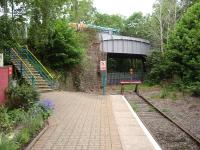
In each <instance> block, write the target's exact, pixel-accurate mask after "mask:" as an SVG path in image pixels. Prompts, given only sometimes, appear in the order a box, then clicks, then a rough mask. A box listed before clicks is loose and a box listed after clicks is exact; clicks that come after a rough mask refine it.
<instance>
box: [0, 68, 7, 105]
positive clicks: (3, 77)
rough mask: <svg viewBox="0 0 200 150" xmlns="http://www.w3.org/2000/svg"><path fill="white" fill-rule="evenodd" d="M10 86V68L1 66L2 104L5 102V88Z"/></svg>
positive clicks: (0, 93)
mask: <svg viewBox="0 0 200 150" xmlns="http://www.w3.org/2000/svg"><path fill="white" fill-rule="evenodd" d="M7 87H8V68H7V67H0V105H1V104H3V103H4V102H5V99H6V96H5V90H6V88H7Z"/></svg>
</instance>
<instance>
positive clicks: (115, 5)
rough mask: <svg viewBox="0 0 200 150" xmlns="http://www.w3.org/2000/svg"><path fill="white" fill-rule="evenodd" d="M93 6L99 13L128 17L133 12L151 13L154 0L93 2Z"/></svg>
mask: <svg viewBox="0 0 200 150" xmlns="http://www.w3.org/2000/svg"><path fill="white" fill-rule="evenodd" d="M93 2H94V6H95V7H96V8H97V10H98V11H99V12H101V13H107V14H110V15H112V14H120V15H123V16H126V17H129V16H130V15H132V14H133V12H138V11H141V12H142V13H143V14H148V13H151V12H152V6H153V3H154V2H155V0H93Z"/></svg>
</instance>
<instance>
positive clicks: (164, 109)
mask: <svg viewBox="0 0 200 150" xmlns="http://www.w3.org/2000/svg"><path fill="white" fill-rule="evenodd" d="M162 112H170V110H169V109H168V108H163V109H162Z"/></svg>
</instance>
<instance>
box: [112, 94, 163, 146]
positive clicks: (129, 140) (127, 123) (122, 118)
mask: <svg viewBox="0 0 200 150" xmlns="http://www.w3.org/2000/svg"><path fill="white" fill-rule="evenodd" d="M110 97H111V101H112V108H113V109H112V110H113V114H114V117H115V120H116V123H117V127H118V131H119V135H120V139H121V144H122V147H123V150H153V149H156V150H160V147H159V145H158V144H157V143H156V142H155V140H154V139H153V137H152V136H151V135H150V133H149V132H148V130H147V129H146V128H145V127H144V125H143V124H142V122H141V121H140V120H139V118H138V116H137V115H136V114H135V112H134V111H133V110H132V108H131V107H130V105H129V104H128V102H127V101H126V99H125V98H124V97H123V96H121V95H111V96H110Z"/></svg>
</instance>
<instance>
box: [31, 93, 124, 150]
mask: <svg viewBox="0 0 200 150" xmlns="http://www.w3.org/2000/svg"><path fill="white" fill-rule="evenodd" d="M42 98H43V99H44V98H48V99H51V100H52V101H53V102H54V104H55V112H54V114H53V116H52V117H51V118H50V126H49V128H48V129H47V131H46V132H45V133H44V134H43V135H42V137H41V138H40V139H39V140H38V141H37V143H36V144H35V145H34V146H33V147H32V150H42V149H43V150H49V149H52V150H54V149H55V150H62V149H63V150H122V146H121V142H120V137H119V133H118V129H117V126H116V123H115V120H114V116H113V113H112V102H111V100H110V98H109V96H105V97H103V96H96V95H89V94H84V93H71V92H53V93H46V94H43V95H42Z"/></svg>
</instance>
